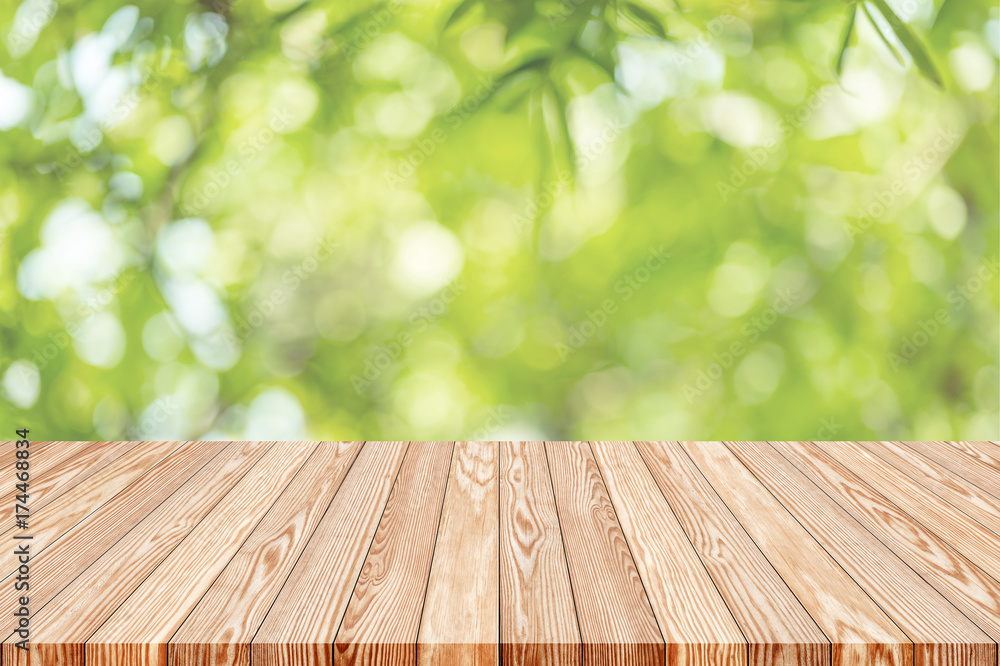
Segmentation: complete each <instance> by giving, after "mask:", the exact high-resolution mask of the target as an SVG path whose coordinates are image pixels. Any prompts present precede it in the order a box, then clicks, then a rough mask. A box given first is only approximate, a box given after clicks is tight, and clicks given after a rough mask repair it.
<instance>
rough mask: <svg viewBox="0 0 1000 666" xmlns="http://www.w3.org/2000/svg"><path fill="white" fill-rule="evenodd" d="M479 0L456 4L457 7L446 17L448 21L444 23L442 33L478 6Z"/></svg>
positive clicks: (467, 0) (468, 0)
mask: <svg viewBox="0 0 1000 666" xmlns="http://www.w3.org/2000/svg"><path fill="white" fill-rule="evenodd" d="M479 2H480V0H462V1H461V2H460V3H458V6H457V7H455V9H454V10H453V11H452V12H451V14H450V15H449V16H448V20H447V21H445V22H444V27H443V28H442V29H441V31H442V32H444V31H445V30H447V29H448V28H450V27H451V26H453V25H454V24H455V23H457V22H458V21H460V20H461V19H462V17H463V16H465V15H466V14H468V13H469V10H471V9H472V8H473V7H475V6H476V5H477V4H479Z"/></svg>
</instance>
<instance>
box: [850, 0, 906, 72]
mask: <svg viewBox="0 0 1000 666" xmlns="http://www.w3.org/2000/svg"><path fill="white" fill-rule="evenodd" d="M861 9H862V10H864V12H865V16H867V17H868V21H869V22H870V23H871V24H872V29H874V30H875V32H876V33H878V36H879V37H880V38H881V40H882V44H884V45H885V48H887V49H888V50H889V53H891V54H892V57H893V58H895V59H896V62H897V63H899V65H900V66H901V67H906V60H904V59H903V54H902V53H900V52H899V49H897V48H896V45H895V44H893V43H892V41H891V40H890V39H889V37H888V35H886V34H885V33H884V32H882V26H881V24H879V23H878V22H877V21H876V20H875V17H874V16H872V14H871V12H870V11H869V10H868V3H866V2H862V3H861Z"/></svg>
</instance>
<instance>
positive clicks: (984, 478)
mask: <svg viewBox="0 0 1000 666" xmlns="http://www.w3.org/2000/svg"><path fill="white" fill-rule="evenodd" d="M905 444H906V445H907V446H908V447H910V448H911V449H913V450H914V451H916V452H917V453H919V454H920V455H922V456H924V457H926V458H929V459H930V460H933V461H934V462H936V463H937V464H939V465H941V466H942V467H944V468H945V469H950V470H951V471H952V472H954V473H955V474H958V475H959V476H960V477H962V478H963V479H965V480H966V481H968V482H969V483H972V484H975V485H977V486H979V487H980V488H981V489H982V490H985V491H986V492H988V493H989V494H990V495H993V497H995V498H997V499H1000V469H998V468H996V467H992V466H990V465H987V464H986V463H984V462H980V461H979V460H976V459H975V458H971V457H969V456H966V455H960V454H956V453H955V449H954V448H953V447H951V446H949V445H948V444H946V443H944V442H905Z"/></svg>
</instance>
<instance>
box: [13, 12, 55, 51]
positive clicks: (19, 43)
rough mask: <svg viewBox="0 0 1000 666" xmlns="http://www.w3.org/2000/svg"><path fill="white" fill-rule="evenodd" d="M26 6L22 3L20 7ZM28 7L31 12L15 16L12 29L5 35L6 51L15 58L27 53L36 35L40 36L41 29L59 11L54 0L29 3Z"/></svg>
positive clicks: (36, 37)
mask: <svg viewBox="0 0 1000 666" xmlns="http://www.w3.org/2000/svg"><path fill="white" fill-rule="evenodd" d="M28 4H29V3H22V5H21V7H24V6H25V5H28ZM29 6H30V7H31V10H32V11H31V12H30V13H29V14H27V15H24V16H16V17H15V19H14V27H13V29H12V30H11V31H10V33H9V34H8V35H7V46H8V49H9V51H10V54H11V55H12V56H14V57H16V58H19V57H21V56H23V55H24V54H25V53H27V52H28V49H29V48H30V47H31V46H32V45H34V43H35V40H37V39H38V35H39V34H41V32H42V28H44V27H45V26H46V25H48V24H49V21H51V20H52V17H54V16H55V15H56V11H58V9H59V3H58V2H56V0H40V1H38V2H32V3H30V5H29ZM18 13H20V12H18ZM18 19H20V20H18Z"/></svg>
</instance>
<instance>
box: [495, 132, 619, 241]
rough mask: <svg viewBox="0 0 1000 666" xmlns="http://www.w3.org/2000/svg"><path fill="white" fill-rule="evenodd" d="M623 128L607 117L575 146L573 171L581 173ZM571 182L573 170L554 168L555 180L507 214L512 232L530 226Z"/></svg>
mask: <svg viewBox="0 0 1000 666" xmlns="http://www.w3.org/2000/svg"><path fill="white" fill-rule="evenodd" d="M624 130H625V125H624V124H623V123H622V122H621V121H619V120H618V119H617V118H609V119H608V120H607V121H606V122H605V123H604V126H603V127H602V128H601V131H600V132H599V133H597V134H596V135H595V136H593V137H592V138H591V139H590V140H588V141H585V142H583V143H581V144H580V145H579V146H577V151H576V156H575V158H574V160H573V164H574V168H575V170H576V172H577V173H583V172H584V171H585V170H586V169H587V167H588V166H589V165H590V164H592V163H593V162H594V160H596V159H597V158H598V157H600V156H601V155H602V154H604V153H605V152H606V151H607V150H608V148H609V147H610V146H611V144H612V143H613V142H614V141H615V139H617V138H618V137H619V136H621V133H622V132H623V131H624ZM572 182H573V174H572V173H571V172H570V171H569V170H568V169H563V168H561V167H559V168H557V169H556V178H555V179H554V180H549V181H546V182H545V184H544V185H543V186H542V188H541V191H540V192H537V193H536V194H535V196H534V198H532V199H531V201H529V202H528V204H527V205H526V206H525V207H524V209H523V210H521V211H520V212H515V213H511V214H510V221H511V224H513V225H514V230H515V232H516V233H517V234H518V235H520V234H523V233H525V232H526V231H527V230H529V229H531V226H532V221H533V220H535V219H537V218H538V213H539V211H543V210H548V209H549V208H550V207H551V206H552V204H553V203H554V202H555V200H556V197H558V196H559V195H560V194H562V193H563V191H564V190H565V189H566V188H567V186H569V185H570V183H572Z"/></svg>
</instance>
